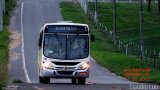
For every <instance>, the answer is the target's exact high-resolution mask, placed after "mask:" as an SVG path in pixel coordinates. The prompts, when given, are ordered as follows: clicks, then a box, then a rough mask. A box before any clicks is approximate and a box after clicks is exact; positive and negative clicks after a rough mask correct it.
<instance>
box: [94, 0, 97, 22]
mask: <svg viewBox="0 0 160 90" xmlns="http://www.w3.org/2000/svg"><path fill="white" fill-rule="evenodd" d="M94 22H95V23H96V24H97V0H95V10H94Z"/></svg>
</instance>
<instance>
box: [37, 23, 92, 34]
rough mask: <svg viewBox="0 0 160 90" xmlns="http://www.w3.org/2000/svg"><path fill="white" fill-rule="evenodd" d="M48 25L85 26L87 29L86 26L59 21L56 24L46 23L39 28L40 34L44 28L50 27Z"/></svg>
mask: <svg viewBox="0 0 160 90" xmlns="http://www.w3.org/2000/svg"><path fill="white" fill-rule="evenodd" d="M50 25H76V26H86V27H87V28H89V27H88V25H87V24H81V23H72V22H67V21H59V22H57V23H46V24H44V25H43V27H42V28H41V30H40V32H41V31H43V30H44V29H45V27H46V26H50Z"/></svg>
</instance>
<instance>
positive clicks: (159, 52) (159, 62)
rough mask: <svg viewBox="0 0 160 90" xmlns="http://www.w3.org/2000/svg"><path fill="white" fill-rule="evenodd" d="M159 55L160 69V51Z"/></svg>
mask: <svg viewBox="0 0 160 90" xmlns="http://www.w3.org/2000/svg"><path fill="white" fill-rule="evenodd" d="M158 56H159V69H160V52H159V55H158Z"/></svg>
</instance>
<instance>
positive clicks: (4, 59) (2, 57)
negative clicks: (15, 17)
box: [0, 0, 16, 90]
mask: <svg viewBox="0 0 160 90" xmlns="http://www.w3.org/2000/svg"><path fill="white" fill-rule="evenodd" d="M5 1H6V12H5V14H4V18H3V21H4V23H3V25H4V27H3V30H2V31H0V90H1V89H2V87H1V85H2V84H3V83H7V79H8V55H9V53H8V46H9V35H10V33H9V31H8V26H9V20H10V12H11V11H12V10H13V8H14V7H15V5H16V3H15V1H14V0H5Z"/></svg>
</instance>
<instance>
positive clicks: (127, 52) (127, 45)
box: [126, 44, 128, 55]
mask: <svg viewBox="0 0 160 90" xmlns="http://www.w3.org/2000/svg"><path fill="white" fill-rule="evenodd" d="M126 55H128V44H127V45H126Z"/></svg>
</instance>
